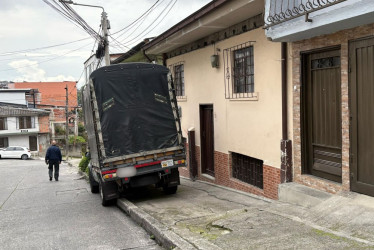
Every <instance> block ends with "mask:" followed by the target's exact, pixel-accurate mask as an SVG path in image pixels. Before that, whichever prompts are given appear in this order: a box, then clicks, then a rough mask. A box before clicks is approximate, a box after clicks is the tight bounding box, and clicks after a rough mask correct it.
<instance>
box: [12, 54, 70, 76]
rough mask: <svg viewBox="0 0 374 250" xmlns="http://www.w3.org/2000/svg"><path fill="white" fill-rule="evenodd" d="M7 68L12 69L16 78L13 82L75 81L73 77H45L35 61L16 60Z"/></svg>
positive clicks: (44, 73)
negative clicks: (15, 73) (15, 72)
mask: <svg viewBox="0 0 374 250" xmlns="http://www.w3.org/2000/svg"><path fill="white" fill-rule="evenodd" d="M9 66H10V67H12V68H14V69H15V70H16V71H17V73H18V76H17V77H16V78H15V79H13V81H15V82H21V81H28V82H53V81H57V82H60V81H76V79H75V78H74V77H73V76H64V75H57V76H46V72H45V70H44V69H41V68H39V65H38V62H37V61H31V60H27V59H24V60H18V61H12V62H10V63H9Z"/></svg>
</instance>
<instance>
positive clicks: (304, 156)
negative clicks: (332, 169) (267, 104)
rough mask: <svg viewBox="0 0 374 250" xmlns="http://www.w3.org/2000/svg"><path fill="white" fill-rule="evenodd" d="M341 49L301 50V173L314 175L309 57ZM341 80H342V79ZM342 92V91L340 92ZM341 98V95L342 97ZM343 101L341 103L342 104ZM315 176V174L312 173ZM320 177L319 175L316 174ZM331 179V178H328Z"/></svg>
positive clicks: (334, 47) (338, 47) (335, 47)
mask: <svg viewBox="0 0 374 250" xmlns="http://www.w3.org/2000/svg"><path fill="white" fill-rule="evenodd" d="M335 50H339V51H341V46H340V45H336V46H329V47H323V48H318V49H312V50H307V51H302V52H300V83H301V84H300V128H301V130H300V141H301V143H300V144H301V174H308V175H312V173H311V171H310V170H309V167H308V166H309V165H310V157H308V156H309V155H310V154H311V153H312V152H310V149H309V147H308V143H307V142H308V140H309V139H310V134H311V132H312V129H311V128H310V126H308V119H309V116H310V114H309V111H308V109H309V106H308V104H307V101H308V98H307V97H308V94H309V93H308V91H307V83H308V80H309V77H310V76H309V74H308V73H307V70H308V66H309V64H308V57H309V56H310V55H311V54H317V53H324V52H331V51H335ZM340 60H341V53H340ZM340 67H341V66H340ZM340 82H341V80H340ZM340 93H341V92H340ZM340 98H341V97H340ZM340 102H342V100H341V99H340ZM341 104H342V103H340V105H341ZM312 176H315V175H312ZM316 177H318V176H316ZM326 180H329V179H326ZM338 183H342V177H341V178H340V181H338Z"/></svg>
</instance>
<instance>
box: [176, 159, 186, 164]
mask: <svg viewBox="0 0 374 250" xmlns="http://www.w3.org/2000/svg"><path fill="white" fill-rule="evenodd" d="M185 162H186V161H185V160H178V161H174V165H179V164H184V163H185Z"/></svg>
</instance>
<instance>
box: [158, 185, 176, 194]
mask: <svg viewBox="0 0 374 250" xmlns="http://www.w3.org/2000/svg"><path fill="white" fill-rule="evenodd" d="M162 189H163V190H164V193H165V194H175V193H176V192H177V189H178V186H173V187H166V186H163V187H162Z"/></svg>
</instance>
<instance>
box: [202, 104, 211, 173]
mask: <svg viewBox="0 0 374 250" xmlns="http://www.w3.org/2000/svg"><path fill="white" fill-rule="evenodd" d="M207 108H208V109H211V110H212V126H211V128H212V135H213V138H212V140H213V142H212V150H213V155H212V159H211V160H212V163H213V172H212V173H209V172H207V171H206V165H205V162H206V160H207V159H206V157H207V156H206V155H205V154H204V152H205V150H204V148H205V142H204V140H203V133H202V128H203V125H204V120H203V110H204V109H207ZM199 116H200V162H201V168H200V171H201V173H202V174H208V175H211V176H213V177H214V176H215V169H214V165H215V164H214V163H215V162H214V108H213V104H200V105H199ZM203 143H204V144H203Z"/></svg>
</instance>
